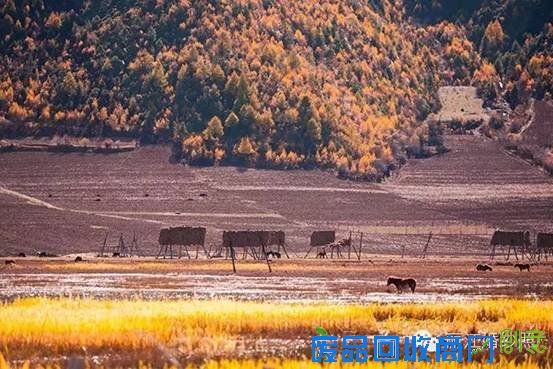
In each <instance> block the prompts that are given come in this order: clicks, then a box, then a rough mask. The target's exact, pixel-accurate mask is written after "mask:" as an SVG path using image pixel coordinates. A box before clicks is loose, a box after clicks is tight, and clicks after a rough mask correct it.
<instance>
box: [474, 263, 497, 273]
mask: <svg viewBox="0 0 553 369" xmlns="http://www.w3.org/2000/svg"><path fill="white" fill-rule="evenodd" d="M476 270H478V271H479V272H485V271H487V270H489V271H490V272H492V271H493V269H492V267H491V266H489V265H488V264H478V265H477V266H476Z"/></svg>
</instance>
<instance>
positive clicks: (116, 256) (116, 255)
mask: <svg viewBox="0 0 553 369" xmlns="http://www.w3.org/2000/svg"><path fill="white" fill-rule="evenodd" d="M111 257H112V258H120V257H121V253H120V252H114V253H113V254H112V255H111Z"/></svg>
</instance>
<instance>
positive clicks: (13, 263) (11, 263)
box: [4, 259, 15, 266]
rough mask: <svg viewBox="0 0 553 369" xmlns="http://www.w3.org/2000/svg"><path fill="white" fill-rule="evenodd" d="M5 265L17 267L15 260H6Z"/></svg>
mask: <svg viewBox="0 0 553 369" xmlns="http://www.w3.org/2000/svg"><path fill="white" fill-rule="evenodd" d="M4 264H6V266H10V265H15V260H12V259H9V260H6V261H5V262H4Z"/></svg>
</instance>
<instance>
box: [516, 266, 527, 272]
mask: <svg viewBox="0 0 553 369" xmlns="http://www.w3.org/2000/svg"><path fill="white" fill-rule="evenodd" d="M515 268H518V269H519V270H520V271H521V272H522V271H523V270H524V269H526V270H527V271H530V264H515Z"/></svg>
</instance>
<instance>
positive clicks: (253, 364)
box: [0, 355, 553, 369]
mask: <svg viewBox="0 0 553 369" xmlns="http://www.w3.org/2000/svg"><path fill="white" fill-rule="evenodd" d="M415 365H416V366H415ZM29 367H30V365H29V363H28V362H26V363H24V364H23V365H10V364H9V363H7V362H6V361H5V360H4V359H3V357H2V355H0V369H28V368H29ZM136 367H137V369H151V366H149V365H145V364H142V363H140V364H138V365H137V366H136ZM415 367H416V368H417V369H435V368H440V369H540V368H541V369H551V368H553V366H552V365H551V364H545V365H538V364H537V363H534V362H531V361H527V362H523V363H518V364H517V363H515V362H514V361H507V360H506V359H503V358H502V359H500V360H498V361H496V362H495V363H493V364H486V363H470V364H467V363H465V364H458V363H439V364H436V363H417V364H413V363H408V362H392V363H385V364H384V363H375V362H369V363H364V364H363V363H346V364H341V363H335V364H322V365H321V364H317V363H312V362H310V361H309V360H307V359H306V360H288V359H266V360H221V361H210V362H207V363H206V364H204V365H201V366H198V365H188V366H186V368H185V369H197V368H202V369H361V368H364V369H413V368H415ZM41 368H43V369H60V366H58V365H46V366H43V367H41ZM165 369H175V367H172V366H169V367H165Z"/></svg>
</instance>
